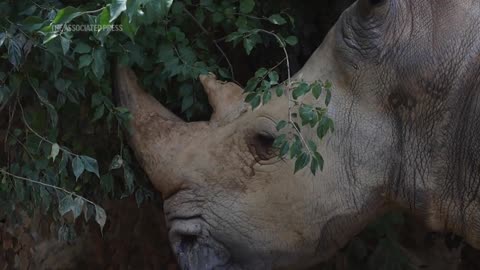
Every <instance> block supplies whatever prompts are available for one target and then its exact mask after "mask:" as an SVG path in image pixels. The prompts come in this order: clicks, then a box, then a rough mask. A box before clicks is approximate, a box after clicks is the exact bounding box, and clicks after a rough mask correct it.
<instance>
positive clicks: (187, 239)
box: [180, 234, 198, 247]
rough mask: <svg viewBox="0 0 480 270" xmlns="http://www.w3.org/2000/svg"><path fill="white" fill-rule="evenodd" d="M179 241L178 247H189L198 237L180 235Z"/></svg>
mask: <svg viewBox="0 0 480 270" xmlns="http://www.w3.org/2000/svg"><path fill="white" fill-rule="evenodd" d="M180 239H181V240H180V245H181V246H182V247H191V246H193V245H194V244H195V243H196V242H197V240H198V236H196V235H188V234H186V235H181V236H180Z"/></svg>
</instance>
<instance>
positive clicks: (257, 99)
mask: <svg viewBox="0 0 480 270" xmlns="http://www.w3.org/2000/svg"><path fill="white" fill-rule="evenodd" d="M261 102H262V97H261V96H260V95H256V96H255V97H254V98H253V99H252V101H250V105H251V106H252V110H254V109H256V108H257V107H258V106H260V103H261Z"/></svg>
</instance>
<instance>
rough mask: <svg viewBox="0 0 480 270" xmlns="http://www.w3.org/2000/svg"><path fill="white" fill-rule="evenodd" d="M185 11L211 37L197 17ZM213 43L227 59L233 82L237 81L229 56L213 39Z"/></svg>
mask: <svg viewBox="0 0 480 270" xmlns="http://www.w3.org/2000/svg"><path fill="white" fill-rule="evenodd" d="M183 10H184V11H185V13H187V15H188V16H190V18H192V20H193V21H194V22H195V23H196V24H197V25H198V27H200V29H201V30H202V31H203V32H204V33H205V34H207V35H208V36H211V33H210V32H209V31H208V30H207V29H205V27H203V25H202V24H201V23H200V22H199V21H198V20H197V18H195V16H194V15H193V14H192V13H191V12H190V11H188V9H186V8H184V9H183ZM212 42H213V44H214V45H215V47H217V49H218V50H219V51H220V53H221V54H222V55H223V58H225V60H226V61H227V64H228V67H229V68H230V73H231V74H232V80H233V81H235V73H234V72H233V65H232V63H231V62H230V60H229V59H228V56H227V54H226V53H225V51H223V49H222V47H220V45H218V43H217V41H216V40H215V39H213V38H212Z"/></svg>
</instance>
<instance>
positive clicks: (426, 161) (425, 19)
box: [116, 0, 480, 270]
mask: <svg viewBox="0 0 480 270" xmlns="http://www.w3.org/2000/svg"><path fill="white" fill-rule="evenodd" d="M479 20H480V1H467V0H455V1H452V0H384V1H375V0H359V1H358V2H357V3H355V4H354V5H353V6H351V7H350V8H349V9H348V10H346V11H345V12H344V14H343V15H342V16H341V18H340V19H339V21H338V22H337V24H336V25H335V26H334V27H333V29H332V30H331V32H330V33H329V34H328V36H327V37H326V39H325V41H324V42H323V44H322V45H321V46H320V47H319V48H318V50H317V51H316V52H315V53H314V54H313V55H312V57H311V58H310V60H309V61H308V62H307V63H306V65H305V66H304V68H303V69H302V70H301V71H300V72H298V74H296V75H295V78H294V79H295V80H304V81H307V82H312V81H315V80H326V79H328V80H331V81H332V82H333V85H334V87H335V90H334V92H333V99H332V103H331V105H330V107H329V110H328V113H329V115H330V116H331V117H332V118H333V119H334V121H335V124H336V131H335V133H334V134H331V135H329V136H328V137H327V138H326V139H325V140H323V141H322V142H319V143H318V144H319V149H320V152H321V153H322V154H323V156H324V157H325V159H326V161H325V163H326V167H325V170H324V171H323V172H322V173H320V174H317V176H313V175H312V174H311V173H310V172H309V170H308V169H306V170H304V171H301V172H299V173H297V174H294V173H293V167H294V166H293V161H292V160H288V159H286V160H280V159H278V157H277V156H276V152H275V150H274V149H272V147H271V142H272V140H273V138H274V137H275V136H278V132H277V131H276V130H275V122H277V121H279V120H282V119H285V118H286V117H287V111H288V102H287V98H286V97H282V98H277V99H274V100H273V101H271V102H270V103H269V104H267V105H266V106H263V107H261V108H259V109H257V110H255V111H251V110H250V109H247V107H246V106H245V104H243V102H242V99H243V96H242V90H241V89H240V88H239V87H238V86H236V85H234V84H232V83H223V82H219V81H216V80H215V78H214V77H213V76H212V75H210V76H202V77H201V80H202V83H203V84H204V86H205V90H206V91H207V94H208V96H209V100H210V103H211V104H212V106H213V108H214V111H215V112H214V115H213V116H212V119H211V121H208V122H196V123H185V122H182V121H181V120H180V119H178V118H177V117H176V116H174V115H173V114H171V113H170V112H168V111H167V110H166V109H165V108H163V107H162V106H161V105H160V104H158V103H157V102H156V101H155V100H154V99H153V98H152V97H150V96H148V95H147V94H145V92H143V91H142V90H141V88H140V87H139V86H138V85H137V83H136V81H135V76H134V74H133V73H132V72H131V71H130V70H129V69H127V68H123V67H117V70H116V73H117V80H116V90H117V93H118V94H119V98H120V103H121V104H122V105H124V106H126V107H128V108H129V109H130V110H131V111H132V114H133V116H134V119H133V120H132V122H131V125H132V133H131V134H130V135H131V136H130V144H131V146H132V148H133V149H134V150H135V153H136V156H137V158H138V159H139V161H140V162H141V164H142V166H143V168H144V169H145V171H146V172H147V174H148V175H149V177H150V179H151V181H152V183H153V184H154V185H155V187H156V188H158V189H159V191H161V192H162V194H163V196H164V198H165V199H166V201H165V206H164V207H165V214H166V218H167V223H168V224H167V225H168V226H169V231H170V240H171V243H172V249H173V251H174V252H175V253H176V254H177V257H178V260H179V263H180V265H181V268H182V269H197V270H202V269H248V270H255V269H302V268H305V267H308V266H311V265H315V264H317V263H319V262H321V261H323V260H326V259H327V258H329V257H330V256H332V254H334V253H335V252H336V251H338V249H339V248H341V247H342V246H344V245H345V244H346V243H347V242H348V240H349V239H350V238H351V237H352V236H353V235H355V234H357V233H358V232H359V231H360V230H362V228H364V226H365V225H366V224H367V223H368V222H369V221H371V220H372V218H375V217H377V216H378V215H380V214H381V213H382V212H384V211H386V210H388V209H390V208H392V207H403V208H406V209H410V210H411V211H412V212H413V213H414V214H416V215H417V216H418V217H419V218H420V219H422V220H424V222H425V223H426V224H427V225H428V226H429V227H430V228H431V229H432V230H438V231H452V232H455V233H457V234H460V235H462V236H464V237H465V238H466V239H467V241H468V242H469V243H470V244H472V245H473V246H475V247H477V248H478V247H480V240H479V238H480V236H479V235H480V234H479V228H480V219H479V218H480V217H479V215H478V213H479V212H478V211H479V208H478V205H479V199H478V190H479V188H480V171H479V170H480V160H479V157H480V132H479V128H480V101H479V97H478V89H479V83H480V58H479V50H480V39H479V35H480V31H479V30H480V29H479V25H480V21H479ZM308 99H309V98H307V100H305V102H309V101H308ZM303 136H305V137H306V138H310V137H312V138H314V136H313V135H312V134H307V133H305V134H303Z"/></svg>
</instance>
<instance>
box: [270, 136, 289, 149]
mask: <svg viewBox="0 0 480 270" xmlns="http://www.w3.org/2000/svg"><path fill="white" fill-rule="evenodd" d="M285 142H287V135H286V134H282V135H280V136H278V137H277V138H275V140H274V141H273V144H272V146H273V147H274V148H280V147H281V146H282V145H283V144H284V143H285Z"/></svg>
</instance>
